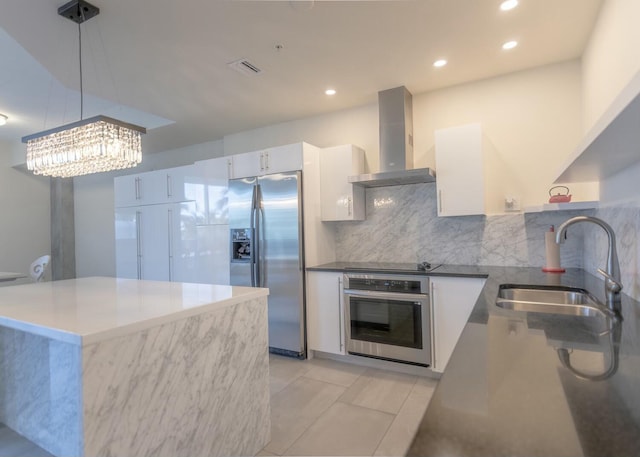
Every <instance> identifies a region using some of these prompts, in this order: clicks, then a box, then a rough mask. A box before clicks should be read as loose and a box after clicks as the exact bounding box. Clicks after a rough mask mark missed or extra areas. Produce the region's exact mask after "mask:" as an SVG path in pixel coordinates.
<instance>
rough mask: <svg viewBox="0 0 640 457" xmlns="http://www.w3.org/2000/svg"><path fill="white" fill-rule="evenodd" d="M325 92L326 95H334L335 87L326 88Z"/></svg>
mask: <svg viewBox="0 0 640 457" xmlns="http://www.w3.org/2000/svg"><path fill="white" fill-rule="evenodd" d="M324 93H325V94H327V95H335V94H336V90H335V89H327V90H325V91H324Z"/></svg>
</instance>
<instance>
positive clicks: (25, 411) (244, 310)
mask: <svg viewBox="0 0 640 457" xmlns="http://www.w3.org/2000/svg"><path fill="white" fill-rule="evenodd" d="M267 294H268V290H266V289H258V288H247V287H231V286H212V285H203V284H182V283H169V282H156V281H139V280H129V279H115V278H101V277H96V278H83V279H77V280H65V281H55V282H46V283H37V284H29V285H22V286H11V287H4V288H2V289H0V350H1V351H2V357H1V360H0V421H2V422H4V423H5V424H6V425H7V426H8V427H10V428H12V429H13V430H15V431H17V432H18V433H20V434H22V435H24V436H25V437H27V438H28V439H30V440H31V441H33V442H34V443H36V444H38V445H39V446H41V447H42V448H44V449H46V450H47V451H49V452H50V453H52V454H54V455H60V456H84V455H87V456H94V455H136V456H146V455H154V456H178V455H183V456H205V455H207V456H210V455H254V454H255V453H257V452H258V451H259V450H260V449H261V448H262V447H263V446H264V445H265V444H266V443H267V442H268V441H269V438H270V411H269V375H268V373H269V365H268V363H269V360H268V342H267Z"/></svg>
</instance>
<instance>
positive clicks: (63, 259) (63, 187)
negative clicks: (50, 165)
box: [51, 178, 76, 281]
mask: <svg viewBox="0 0 640 457" xmlns="http://www.w3.org/2000/svg"><path fill="white" fill-rule="evenodd" d="M73 207H74V204H73V178H64V179H63V178H51V279H52V280H53V281H57V280H59V279H73V278H75V277H76V231H75V222H74V216H73Z"/></svg>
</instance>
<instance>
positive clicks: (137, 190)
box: [134, 178, 140, 200]
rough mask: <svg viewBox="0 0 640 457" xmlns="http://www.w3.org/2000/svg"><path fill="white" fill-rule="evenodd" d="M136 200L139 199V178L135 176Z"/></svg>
mask: <svg viewBox="0 0 640 457" xmlns="http://www.w3.org/2000/svg"><path fill="white" fill-rule="evenodd" d="M134 183H135V191H136V200H140V178H136V179H135V181H134Z"/></svg>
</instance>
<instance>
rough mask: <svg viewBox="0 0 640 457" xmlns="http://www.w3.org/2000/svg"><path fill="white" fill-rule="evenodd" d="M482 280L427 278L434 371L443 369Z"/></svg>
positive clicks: (471, 307)
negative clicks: (429, 289)
mask: <svg viewBox="0 0 640 457" xmlns="http://www.w3.org/2000/svg"><path fill="white" fill-rule="evenodd" d="M484 283H485V279H484V278H453V277H435V276H432V277H431V278H430V284H431V306H432V310H433V324H432V330H433V343H434V351H433V352H434V357H435V360H433V361H432V363H433V366H432V369H433V370H434V371H439V372H442V371H444V369H445V367H446V366H447V362H448V361H449V357H450V356H451V353H452V352H453V349H454V347H455V345H456V343H457V342H458V339H459V338H460V334H461V333H462V329H464V326H465V325H466V323H467V320H468V319H469V315H470V314H471V310H472V309H473V307H474V305H475V304H476V301H477V300H478V297H479V296H480V292H481V291H482V288H483V287H484Z"/></svg>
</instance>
